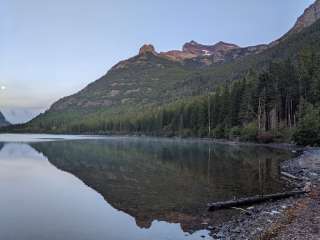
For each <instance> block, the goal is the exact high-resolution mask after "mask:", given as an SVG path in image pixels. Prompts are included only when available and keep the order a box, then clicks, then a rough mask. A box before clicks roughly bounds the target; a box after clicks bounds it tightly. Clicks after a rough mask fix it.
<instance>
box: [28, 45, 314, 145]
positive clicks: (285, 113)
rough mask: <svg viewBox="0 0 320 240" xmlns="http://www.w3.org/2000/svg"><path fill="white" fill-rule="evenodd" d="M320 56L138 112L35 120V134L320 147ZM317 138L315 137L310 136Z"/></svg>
mask: <svg viewBox="0 0 320 240" xmlns="http://www.w3.org/2000/svg"><path fill="white" fill-rule="evenodd" d="M319 103H320V55H319V54H317V51H314V49H304V50H303V51H301V52H300V53H299V54H298V55H297V57H296V59H294V60H289V59H288V60H285V61H278V62H271V63H269V64H268V65H267V67H266V68H265V69H264V70H263V71H262V72H255V71H254V70H251V71H249V72H248V73H247V74H246V76H244V77H243V79H241V80H239V81H235V82H229V83H225V84H224V85H223V86H220V87H218V88H216V89H215V91H214V92H207V93H205V94H202V95H201V96H197V97H191V98H188V99H182V100H178V101H176V102H174V103H171V104H167V105H165V106H161V105H160V106H152V107H145V108H144V109H140V111H138V112H137V111H136V112H132V113H126V114H116V116H114V115H113V116H110V115H109V114H103V113H100V114H95V115H94V116H90V117H85V118H82V120H80V119H79V121H77V122H76V123H74V122H72V124H68V121H56V122H55V121H51V122H33V123H32V122H31V124H27V125H23V126H22V128H24V129H29V130H33V131H46V132H72V133H101V134H106V133H110V134H115V133H121V134H126V133H129V134H132V133H136V134H147V135H161V136H181V137H188V136H194V137H214V138H231V139H234V138H237V139H240V140H250V141H256V140H258V141H262V142H269V141H274V140H277V139H278V140H279V141H283V140H285V141H291V140H295V141H296V142H297V143H299V144H305V145H306V144H309V145H316V144H320V142H319V141H320V140H319V139H320V124H319V122H320V115H319ZM310 136H313V137H310Z"/></svg>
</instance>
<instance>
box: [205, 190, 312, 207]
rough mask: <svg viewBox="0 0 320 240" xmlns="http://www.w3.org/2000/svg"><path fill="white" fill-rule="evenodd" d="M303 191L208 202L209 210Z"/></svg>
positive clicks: (303, 192)
mask: <svg viewBox="0 0 320 240" xmlns="http://www.w3.org/2000/svg"><path fill="white" fill-rule="evenodd" d="M305 193H306V192H305V191H292V192H284V193H276V194H269V195H264V196H255V197H248V198H241V199H238V200H230V201H225V202H215V203H211V204H208V206H209V209H208V210H209V211H215V210H219V209H226V208H232V207H239V206H244V205H251V204H256V203H262V202H266V201H272V200H279V199H283V198H288V197H293V196H297V195H301V194H305Z"/></svg>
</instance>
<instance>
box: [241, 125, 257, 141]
mask: <svg viewBox="0 0 320 240" xmlns="http://www.w3.org/2000/svg"><path fill="white" fill-rule="evenodd" d="M257 134H258V127H257V124H256V123H255V122H251V123H249V124H247V125H246V126H244V127H243V128H242V129H241V140H244V141H255V140H256V139H257Z"/></svg>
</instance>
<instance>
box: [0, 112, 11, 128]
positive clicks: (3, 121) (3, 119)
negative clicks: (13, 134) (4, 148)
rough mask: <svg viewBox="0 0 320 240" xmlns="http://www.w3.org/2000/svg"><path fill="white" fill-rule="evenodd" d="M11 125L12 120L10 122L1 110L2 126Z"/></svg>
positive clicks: (0, 124) (0, 123)
mask: <svg viewBox="0 0 320 240" xmlns="http://www.w3.org/2000/svg"><path fill="white" fill-rule="evenodd" d="M9 125H11V123H10V122H8V121H7V120H6V118H5V117H4V115H3V114H2V112H0V127H6V126H9Z"/></svg>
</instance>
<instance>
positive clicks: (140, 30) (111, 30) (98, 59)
mask: <svg viewBox="0 0 320 240" xmlns="http://www.w3.org/2000/svg"><path fill="white" fill-rule="evenodd" d="M312 2H313V0H281V1H279V0H264V1H263V0H241V1H236V0H223V1H221V0H152V1H151V0H136V1H134V0H54V1H53V0H50V1H49V0H28V1H26V0H0V5H1V7H0V36H1V38H0V86H5V89H2V90H0V109H1V110H2V111H3V112H4V113H5V115H6V116H7V117H8V119H9V120H11V121H13V122H22V121H26V120H29V119H30V118H31V117H33V116H34V115H35V114H37V113H39V112H40V111H43V110H44V109H46V108H48V107H49V106H50V105H51V104H52V103H53V102H54V101H56V100H58V99H59V98H61V97H63V96H66V95H70V94H72V93H74V92H77V91H78V90H80V89H82V88H83V87H85V86H86V85H87V84H88V83H90V82H92V81H94V80H95V79H97V78H98V77H100V76H102V75H103V74H105V73H106V72H107V70H108V69H110V67H112V65H114V64H116V63H117V62H118V61H119V60H122V59H125V58H128V57H130V56H133V55H135V54H137V51H138V49H139V47H140V46H141V45H142V44H143V43H152V44H154V46H155V47H156V49H157V50H158V51H167V50H171V49H180V48H181V46H182V45H183V44H184V43H185V42H187V41H190V40H195V41H197V42H200V43H204V44H213V43H215V42H218V41H220V40H222V41H227V42H232V43H235V44H238V45H240V46H248V45H255V44H260V43H268V42H270V41H272V40H274V39H277V38H279V37H280V36H281V35H283V34H284V33H285V32H287V31H288V30H289V28H291V27H292V26H293V24H294V22H295V21H296V19H297V17H298V16H300V15H301V14H302V13H303V10H304V9H305V8H306V7H307V6H309V5H310V4H311V3H312ZM0 89H1V88H0Z"/></svg>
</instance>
